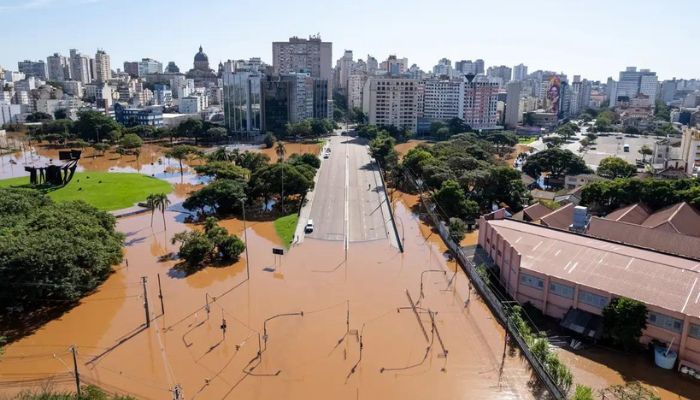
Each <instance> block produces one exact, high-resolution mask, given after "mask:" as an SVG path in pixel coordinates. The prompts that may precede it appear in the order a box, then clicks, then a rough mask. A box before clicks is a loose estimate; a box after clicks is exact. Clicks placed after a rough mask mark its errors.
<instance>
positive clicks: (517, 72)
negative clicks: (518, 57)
mask: <svg viewBox="0 0 700 400" xmlns="http://www.w3.org/2000/svg"><path fill="white" fill-rule="evenodd" d="M526 77H527V65H525V64H523V63H520V64H518V65H516V66H515V67H513V80H514V81H523V80H525V78H526Z"/></svg>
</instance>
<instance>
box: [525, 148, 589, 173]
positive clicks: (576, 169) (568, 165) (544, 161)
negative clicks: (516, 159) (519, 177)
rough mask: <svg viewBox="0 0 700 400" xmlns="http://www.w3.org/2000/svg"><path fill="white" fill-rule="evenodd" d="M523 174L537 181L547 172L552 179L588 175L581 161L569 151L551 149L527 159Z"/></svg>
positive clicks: (584, 164) (586, 168)
mask: <svg viewBox="0 0 700 400" xmlns="http://www.w3.org/2000/svg"><path fill="white" fill-rule="evenodd" d="M523 172H525V173H526V174H528V175H530V176H531V177H533V178H535V179H537V178H538V177H539V176H540V175H541V174H542V173H544V172H548V173H549V174H550V175H551V176H553V177H562V176H564V175H576V174H583V173H590V172H591V170H590V169H589V168H588V167H587V166H586V163H585V162H584V161H583V159H582V158H581V157H579V156H577V155H576V154H574V153H573V152H571V150H564V149H560V148H556V147H555V148H551V149H546V150H542V151H540V152H538V153H535V154H533V155H531V156H530V157H528V158H527V161H526V162H525V165H523Z"/></svg>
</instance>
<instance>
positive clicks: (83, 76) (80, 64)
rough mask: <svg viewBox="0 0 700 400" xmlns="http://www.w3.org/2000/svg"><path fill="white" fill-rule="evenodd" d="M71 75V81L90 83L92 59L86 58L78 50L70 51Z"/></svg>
mask: <svg viewBox="0 0 700 400" xmlns="http://www.w3.org/2000/svg"><path fill="white" fill-rule="evenodd" d="M69 60H70V75H71V79H72V80H74V81H78V82H81V83H90V82H91V81H92V79H91V78H92V77H91V76H90V57H88V56H84V55H82V54H80V53H78V51H77V50H76V49H71V50H70V58H69Z"/></svg>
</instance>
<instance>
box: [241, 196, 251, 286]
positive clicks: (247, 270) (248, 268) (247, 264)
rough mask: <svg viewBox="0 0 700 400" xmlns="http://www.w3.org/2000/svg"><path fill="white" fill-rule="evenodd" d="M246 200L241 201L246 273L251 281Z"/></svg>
mask: <svg viewBox="0 0 700 400" xmlns="http://www.w3.org/2000/svg"><path fill="white" fill-rule="evenodd" d="M245 200H246V199H241V208H242V209H243V238H244V240H245V272H246V275H247V276H248V279H250V260H249V258H248V229H247V228H246V226H245Z"/></svg>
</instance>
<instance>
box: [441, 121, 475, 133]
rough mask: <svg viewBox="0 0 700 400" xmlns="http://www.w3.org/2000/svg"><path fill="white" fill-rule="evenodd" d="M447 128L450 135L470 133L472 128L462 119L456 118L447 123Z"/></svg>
mask: <svg viewBox="0 0 700 400" xmlns="http://www.w3.org/2000/svg"><path fill="white" fill-rule="evenodd" d="M447 127H448V128H450V134H452V135H456V134H458V133H464V132H471V131H472V128H471V127H470V126H469V125H467V124H466V123H465V122H464V120H463V119H461V118H457V117H455V118H452V119H450V120H449V121H447Z"/></svg>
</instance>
